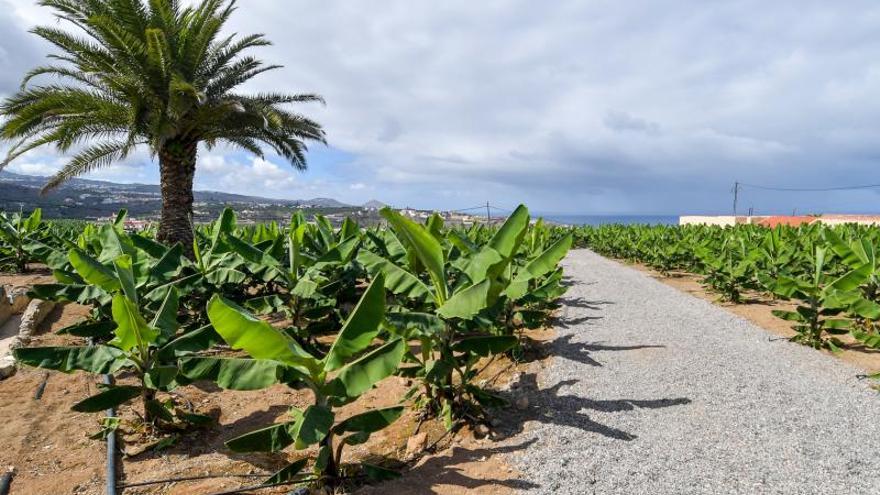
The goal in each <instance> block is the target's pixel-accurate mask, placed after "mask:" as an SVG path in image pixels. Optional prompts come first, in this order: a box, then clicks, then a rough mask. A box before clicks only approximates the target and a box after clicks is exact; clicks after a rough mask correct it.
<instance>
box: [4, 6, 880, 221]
mask: <svg viewBox="0 0 880 495" xmlns="http://www.w3.org/2000/svg"><path fill="white" fill-rule="evenodd" d="M7 3H8V0H7ZM25 3H26V2H15V4H14V5H15V8H16V12H17V13H18V14H19V15H21V16H25V18H26V19H27V20H28V21H31V22H36V20H37V19H39V18H41V16H42V18H44V19H45V18H46V15H45V12H43V10H44V9H34V8H30V7H25V6H20V5H19V4H21V5H24V4H25ZM282 10H283V11H284V12H296V16H294V17H293V18H292V17H291V16H288V15H278V14H279V12H280V11H282ZM25 24H26V23H25ZM232 24H233V25H232V26H230V31H237V32H241V33H247V32H264V33H266V34H267V36H268V38H269V39H271V40H272V41H274V42H275V45H274V46H273V47H271V48H267V49H262V50H260V51H258V52H256V53H255V54H257V55H258V56H260V57H262V58H264V59H266V60H267V61H269V62H276V63H281V64H284V65H285V66H286V68H284V69H282V70H279V71H275V72H273V73H269V74H266V75H264V76H261V77H260V78H258V79H257V80H256V81H255V82H254V84H252V86H251V87H250V88H248V89H252V90H284V91H302V92H312V91H314V92H319V93H321V94H323V95H324V96H325V97H326V99H327V102H328V105H327V107H326V108H321V107H314V106H304V107H302V108H301V110H302V111H304V112H305V113H307V114H309V115H311V116H314V117H315V118H316V119H317V120H319V121H321V122H322V123H324V124H325V126H326V129H327V131H328V139H329V141H330V144H331V145H332V146H334V147H336V148H337V149H341V150H343V151H345V152H347V153H350V154H351V155H353V156H354V158H353V160H352V163H350V164H347V165H346V166H345V167H339V168H337V169H326V170H323V169H322V170H319V171H316V172H315V175H316V176H312V175H311V174H310V175H309V176H307V177H303V176H298V175H297V173H296V172H294V171H293V170H291V169H290V168H289V167H288V166H287V165H286V164H284V163H283V162H282V161H281V160H280V159H277V158H272V157H269V161H261V160H254V161H244V160H242V159H241V158H238V157H236V156H232V155H229V154H223V153H218V154H217V156H212V155H206V156H205V157H203V158H202V159H201V160H200V162H199V167H200V171H199V176H198V177H199V184H200V185H201V186H202V187H215V188H224V189H225V190H231V191H241V192H247V193H255V192H261V193H265V194H266V195H287V196H289V197H299V196H303V195H305V194H307V193H314V194H315V195H328V196H329V195H334V194H339V195H341V199H344V198H345V197H349V198H353V199H354V198H360V196H359V193H363V194H364V195H366V194H371V195H373V194H375V192H376V191H378V194H375V195H377V196H381V197H379V198H378V199H382V200H384V201H387V202H391V203H395V204H411V205H417V206H418V205H422V206H447V207H461V206H469V205H470V204H469V203H478V202H480V201H485V200H486V199H489V200H492V201H493V202H497V203H499V204H501V205H511V204H513V203H516V202H520V201H524V202H528V203H530V204H532V205H533V207H535V208H538V209H545V210H565V211H601V212H614V211H630V212H672V211H694V210H704V211H707V210H712V211H718V210H726V209H727V208H728V203H729V200H728V190H729V188H730V186H731V185H732V183H733V181H734V180H740V181H745V182H753V183H762V184H782V185H804V186H814V187H815V186H821V185H824V184H826V183H827V184H834V185H840V184H841V183H842V184H848V183H850V182H854V181H855V182H859V178H861V177H866V176H869V175H871V174H873V173H874V170H876V158H877V157H880V140H878V139H877V137H878V135H880V84H878V82H880V60H878V59H877V58H876V46H875V41H874V40H876V33H877V32H878V31H880V4H877V3H876V2H873V1H869V0H845V1H841V2H820V1H812V0H779V1H776V2H764V1H758V0H742V1H734V2H723V3H719V2H701V1H697V0H679V1H674V2H611V1H608V0H599V1H594V2H583V1H580V0H560V1H557V2H553V3H551V4H546V5H542V6H541V8H536V7H535V4H534V2H528V1H526V0H509V1H508V0H489V1H485V2H473V1H465V0H451V1H448V2H442V3H437V2H413V1H411V0H388V1H386V2H383V3H382V5H381V6H379V7H377V6H369V5H366V4H363V3H358V2H310V1H305V0H296V1H289V0H248V2H241V3H240V4H239V10H238V11H237V12H236V14H235V15H234V16H233V23H232ZM24 29H25V26H24V25H22V26H20V27H19V30H21V31H23V30H24ZM13 34H16V35H20V34H21V33H13ZM16 39H17V38H16ZM12 43H17V42H13V41H7V40H0V48H3V49H5V50H7V51H10V50H13V49H16V48H17V46H13V45H12ZM0 60H2V57H0ZM31 62H32V63H31V65H36V63H37V61H36V60H33V61H31ZM16 63H18V62H16ZM361 186H363V187H361ZM749 194H754V196H753V197H751V198H750V199H749V200H753V201H755V202H756V206H758V207H760V208H771V207H773V208H779V209H790V208H791V207H793V206H797V207H799V209H801V210H802V211H803V210H804V209H807V208H809V207H812V205H816V206H817V207H818V206H822V207H828V206H829V205H831V206H833V205H834V204H837V205H839V207H838V209H840V208H850V209H858V208H859V207H860V205H862V204H863V202H864V197H863V196H854V195H828V196H827V197H824V198H822V200H821V201H819V200H818V199H816V198H810V197H803V196H800V197H793V196H785V197H781V196H778V195H777V196H775V197H771V196H769V195H768V196H758V195H757V193H754V192H752V193H749ZM364 199H369V198H364ZM835 201H836V203H835ZM465 203H468V204H465Z"/></svg>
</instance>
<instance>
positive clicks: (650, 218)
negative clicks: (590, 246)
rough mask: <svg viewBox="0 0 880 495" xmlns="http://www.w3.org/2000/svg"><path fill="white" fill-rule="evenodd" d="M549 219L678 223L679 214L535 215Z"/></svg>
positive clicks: (572, 222)
mask: <svg viewBox="0 0 880 495" xmlns="http://www.w3.org/2000/svg"><path fill="white" fill-rule="evenodd" d="M533 216H534V217H539V216H541V217H543V218H544V219H545V220H547V221H551V222H554V223H560V224H565V225H594V226H595V225H608V224H622V225H632V224H647V225H678V216H673V215H554V214H548V215H538V214H535V215H533Z"/></svg>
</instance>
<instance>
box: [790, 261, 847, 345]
mask: <svg viewBox="0 0 880 495" xmlns="http://www.w3.org/2000/svg"><path fill="white" fill-rule="evenodd" d="M827 256H828V251H827V249H826V248H825V247H822V246H818V247H816V250H815V254H814V255H813V259H812V273H811V274H810V276H809V277H798V278H793V277H790V276H782V277H779V279H778V281H777V282H776V291H777V293H778V294H779V295H780V296H782V297H783V298H786V299H791V298H795V299H797V300H798V302H799V304H798V306H797V308H796V310H795V311H782V310H774V311H773V314H774V315H776V316H777V317H779V318H782V319H784V320H786V321H791V322H793V323H794V325H793V326H792V328H793V329H794V330H795V331H796V332H797V334H796V335H795V336H794V337H792V339H791V340H792V341H794V342H799V343H802V344H805V345H809V346H811V347H814V348H816V349H821V348H825V349H829V350H831V351H834V352H837V351H839V350H840V347H841V346H842V342H841V341H840V339H839V338H837V337H836V336H837V335H841V334H845V333H847V332H849V331H850V327H851V321H850V319H848V318H846V317H840V315H841V314H842V313H844V311H845V310H846V309H847V308H848V307H852V306H853V305H856V304H858V301H859V299H860V297H859V292H858V287H859V284H860V283H861V281H862V274H861V273H858V272H857V271H850V272H848V273H846V274H845V275H843V276H841V277H838V278H836V279H832V278H831V277H829V276H828V275H827V274H826V272H825V270H826V262H827ZM826 333H827V334H830V335H831V337H828V338H826V336H825V334H826Z"/></svg>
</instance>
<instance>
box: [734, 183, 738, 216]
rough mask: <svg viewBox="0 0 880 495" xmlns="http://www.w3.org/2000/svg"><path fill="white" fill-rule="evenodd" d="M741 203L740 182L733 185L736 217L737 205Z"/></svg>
mask: <svg viewBox="0 0 880 495" xmlns="http://www.w3.org/2000/svg"><path fill="white" fill-rule="evenodd" d="M738 201H739V181H737V182H734V183H733V216H736V203H737V202H738Z"/></svg>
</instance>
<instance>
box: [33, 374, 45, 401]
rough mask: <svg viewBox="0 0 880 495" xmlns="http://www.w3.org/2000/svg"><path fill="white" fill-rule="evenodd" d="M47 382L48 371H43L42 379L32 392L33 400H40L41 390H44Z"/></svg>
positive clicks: (41, 396)
mask: <svg viewBox="0 0 880 495" xmlns="http://www.w3.org/2000/svg"><path fill="white" fill-rule="evenodd" d="M47 383H49V373H43V380H42V381H41V382H40V384H39V385H38V386H37V390H36V391H35V392H34V400H40V399H42V398H43V392H45V391H46V384H47Z"/></svg>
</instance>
